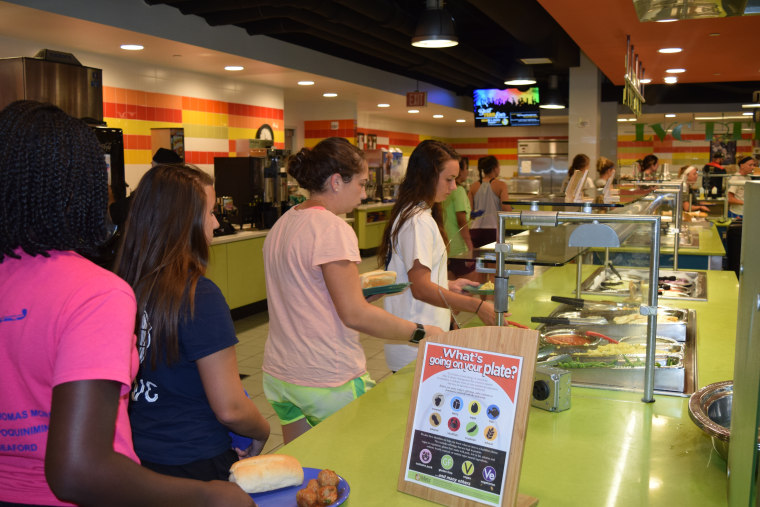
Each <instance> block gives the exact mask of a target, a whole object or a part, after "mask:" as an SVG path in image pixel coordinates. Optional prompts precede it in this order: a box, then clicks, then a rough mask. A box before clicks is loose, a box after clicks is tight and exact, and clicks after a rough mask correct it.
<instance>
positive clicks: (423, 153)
mask: <svg viewBox="0 0 760 507" xmlns="http://www.w3.org/2000/svg"><path fill="white" fill-rule="evenodd" d="M449 160H456V161H459V155H458V154H457V152H456V151H454V149H453V148H451V147H450V146H449V145H447V144H444V143H442V142H440V141H434V140H432V139H428V140H426V141H422V142H421V143H420V144H418V145H417V147H416V148H415V149H414V151H413V152H412V154H411V156H410V157H409V164H408V166H407V168H406V176H404V179H403V180H402V181H401V185H400V186H399V189H398V199H396V204H394V205H393V209H391V216H390V220H388V223H387V225H386V226H385V231H384V232H383V240H382V242H381V243H380V248H379V249H378V251H377V263H378V266H384V265H385V264H387V261H388V259H389V258H390V252H391V251H392V249H393V244H394V243H395V242H396V241H397V240H398V233H399V231H400V230H401V226H402V225H404V223H406V221H407V220H409V219H410V218H411V217H412V216H413V215H414V214H415V213H417V212H419V209H418V208H417V204H419V203H421V202H423V203H425V204H427V206H428V207H430V208H431V210H432V212H433V218H434V219H435V222H436V223H437V224H438V230H439V231H440V233H441V237H442V238H443V242H444V243H447V242H448V238H447V236H446V231H445V230H444V227H443V208H442V206H441V203H439V202H435V193H436V189H437V187H438V179H439V177H440V175H441V171H442V170H443V164H444V163H445V162H448V161H449ZM397 218H398V220H397Z"/></svg>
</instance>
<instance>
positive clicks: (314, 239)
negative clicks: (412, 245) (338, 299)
mask: <svg viewBox="0 0 760 507" xmlns="http://www.w3.org/2000/svg"><path fill="white" fill-rule="evenodd" d="M339 260H348V261H351V262H356V263H359V262H361V256H360V255H359V244H358V241H357V239H356V234H355V233H354V230H353V229H352V228H351V227H350V226H349V225H348V224H347V223H346V222H345V221H344V220H342V219H341V218H339V217H337V216H336V215H334V214H333V213H332V212H330V211H327V210H325V209H319V208H307V209H303V210H301V209H297V208H292V209H290V210H289V211H288V212H287V213H285V214H284V215H283V216H282V217H280V219H279V220H277V222H276V223H275V225H274V227H273V228H272V230H271V231H270V232H269V234H267V239H266V240H265V241H264V268H265V271H266V281H267V306H268V308H269V336H268V338H267V342H266V346H265V348H264V364H263V366H262V369H263V370H264V371H265V372H267V373H269V374H270V375H272V376H273V377H275V378H278V379H280V380H284V381H285V382H290V383H291V384H297V385H302V386H311V387H335V386H339V385H341V384H345V383H346V382H348V381H349V380H351V379H354V378H356V377H359V376H361V375H363V374H364V373H365V372H366V370H367V365H366V359H365V357H364V350H363V349H362V347H361V345H360V343H359V332H358V331H354V330H353V329H349V328H347V327H346V326H345V325H344V324H343V322H342V321H341V320H340V317H339V316H338V313H337V312H336V310H335V305H334V304H333V302H332V299H331V298H330V294H329V293H328V291H327V286H326V285H325V279H324V276H323V275H322V268H321V265H322V264H327V263H329V262H333V261H339Z"/></svg>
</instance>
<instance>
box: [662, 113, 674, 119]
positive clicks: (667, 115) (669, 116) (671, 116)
mask: <svg viewBox="0 0 760 507" xmlns="http://www.w3.org/2000/svg"><path fill="white" fill-rule="evenodd" d="M675 117H676V115H675V114H673V113H669V114H666V115H665V118H675Z"/></svg>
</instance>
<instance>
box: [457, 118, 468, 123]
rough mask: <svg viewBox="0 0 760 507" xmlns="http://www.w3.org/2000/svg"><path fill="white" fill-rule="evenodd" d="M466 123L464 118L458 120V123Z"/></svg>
mask: <svg viewBox="0 0 760 507" xmlns="http://www.w3.org/2000/svg"><path fill="white" fill-rule="evenodd" d="M466 121H467V120H465V119H464V118H457V123H465V122H466Z"/></svg>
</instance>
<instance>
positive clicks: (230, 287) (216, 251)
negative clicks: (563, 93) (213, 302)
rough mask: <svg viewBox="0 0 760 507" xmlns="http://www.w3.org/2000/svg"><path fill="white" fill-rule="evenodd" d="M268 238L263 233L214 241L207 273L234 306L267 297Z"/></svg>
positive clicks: (231, 305) (232, 306)
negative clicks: (224, 241)
mask: <svg viewBox="0 0 760 507" xmlns="http://www.w3.org/2000/svg"><path fill="white" fill-rule="evenodd" d="M265 238H266V236H260V237H255V238H250V239H241V240H237V241H230V242H227V243H221V244H215V245H211V250H210V253H209V265H208V268H207V270H206V276H207V277H208V278H209V279H211V280H212V281H213V282H214V283H215V284H216V285H217V286H219V289H220V290H221V291H222V294H224V297H225V299H227V304H228V305H229V307H230V308H240V307H241V306H245V305H248V304H251V303H256V302H259V301H263V300H265V299H266V297H267V290H266V282H265V277H264V253H263V248H264V239H265Z"/></svg>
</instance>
